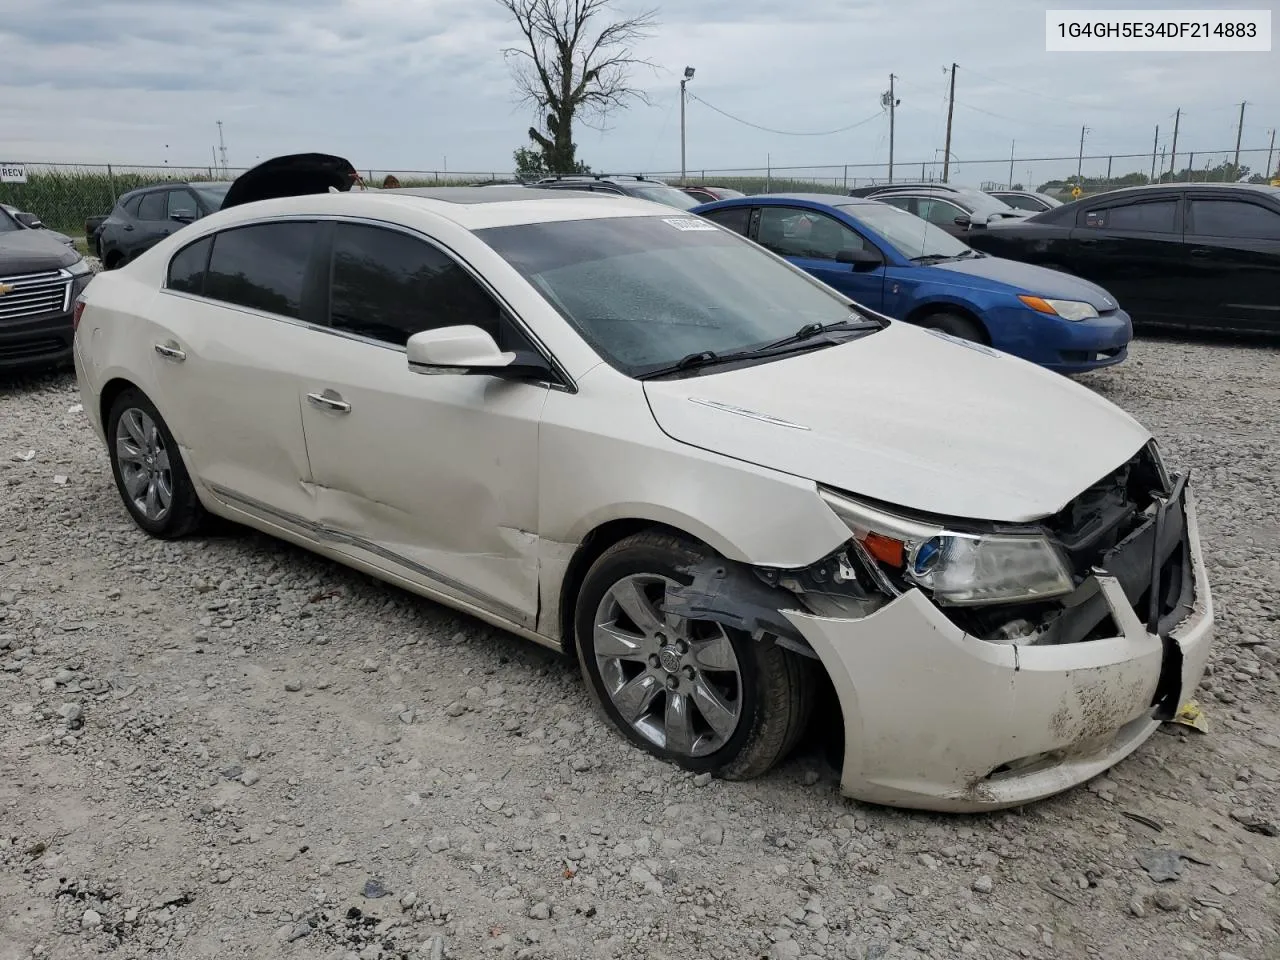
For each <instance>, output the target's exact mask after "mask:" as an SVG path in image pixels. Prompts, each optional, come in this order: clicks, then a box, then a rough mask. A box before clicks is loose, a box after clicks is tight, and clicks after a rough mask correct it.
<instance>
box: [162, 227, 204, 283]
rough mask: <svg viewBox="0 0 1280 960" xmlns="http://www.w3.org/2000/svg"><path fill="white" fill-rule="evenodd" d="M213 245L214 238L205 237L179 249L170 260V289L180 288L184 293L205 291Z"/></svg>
mask: <svg viewBox="0 0 1280 960" xmlns="http://www.w3.org/2000/svg"><path fill="white" fill-rule="evenodd" d="M212 245H213V239H212V238H211V237H205V238H204V239H203V240H199V241H197V242H195V243H193V244H191V246H189V247H183V248H182V249H181V250H179V251H178V254H177V256H175V257H174V258H173V259H172V260H170V261H169V283H168V287H169V289H170V290H180V291H182V292H183V293H202V292H203V291H204V274H205V267H206V266H208V263H209V247H210V246H212Z"/></svg>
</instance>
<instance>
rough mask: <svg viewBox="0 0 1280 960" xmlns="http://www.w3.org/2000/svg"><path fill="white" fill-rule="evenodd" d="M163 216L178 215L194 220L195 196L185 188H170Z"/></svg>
mask: <svg viewBox="0 0 1280 960" xmlns="http://www.w3.org/2000/svg"><path fill="white" fill-rule="evenodd" d="M165 216H166V217H168V218H170V219H172V218H173V217H174V216H180V217H187V218H188V219H190V220H194V219H195V218H196V216H197V211H196V198H195V196H194V195H192V194H191V193H189V192H188V191H186V190H170V191H169V204H168V206H167V207H166V209H165Z"/></svg>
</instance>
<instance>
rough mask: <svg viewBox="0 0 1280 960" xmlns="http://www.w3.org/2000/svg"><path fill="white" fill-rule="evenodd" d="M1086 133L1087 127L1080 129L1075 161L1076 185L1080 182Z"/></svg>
mask: <svg viewBox="0 0 1280 960" xmlns="http://www.w3.org/2000/svg"><path fill="white" fill-rule="evenodd" d="M1088 132H1089V128H1088V127H1081V128H1080V156H1079V157H1078V158H1077V159H1076V183H1079V182H1080V171H1081V170H1083V169H1084V135H1085V134H1086V133H1088Z"/></svg>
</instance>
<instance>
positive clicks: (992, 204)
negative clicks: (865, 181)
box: [849, 182, 1031, 243]
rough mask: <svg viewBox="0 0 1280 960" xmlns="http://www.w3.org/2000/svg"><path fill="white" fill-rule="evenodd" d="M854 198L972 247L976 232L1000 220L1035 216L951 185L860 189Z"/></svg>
mask: <svg viewBox="0 0 1280 960" xmlns="http://www.w3.org/2000/svg"><path fill="white" fill-rule="evenodd" d="M849 196H851V197H866V198H869V199H871V200H879V201H880V202H882V203H887V204H890V205H891V206H894V207H898V208H899V209H900V210H905V211H907V213H914V214H915V215H916V216H917V217H919V218H920V219H921V220H928V221H929V222H930V223H932V224H933V225H934V226H935V227H941V228H942V229H943V230H945V231H947V233H949V234H951V235H952V236H953V237H957V238H959V239H960V240H964V241H965V242H966V243H968V235H969V233H970V231H972V230H981V229H985V228H986V226H987V224H989V223H992V222H994V221H996V220H1004V219H1022V218H1025V217H1029V216H1030V215H1031V214H1030V213H1029V212H1028V211H1026V210H1015V209H1013V207H1011V206H1009V205H1008V204H1007V203H1004V202H1002V201H1000V200H997V199H996V198H995V197H992V196H989V195H988V194H985V193H983V192H982V191H981V190H974V189H972V188H970V187H955V186H952V185H950V184H947V183H929V182H925V183H882V184H879V185H878V186H874V187H856V188H855V189H853V190H850V191H849Z"/></svg>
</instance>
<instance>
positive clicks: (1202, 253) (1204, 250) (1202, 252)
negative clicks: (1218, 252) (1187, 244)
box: [1191, 247, 1213, 257]
mask: <svg viewBox="0 0 1280 960" xmlns="http://www.w3.org/2000/svg"><path fill="white" fill-rule="evenodd" d="M1191 255H1192V256H1193V257H1211V256H1213V251H1212V250H1210V249H1209V248H1208V247H1192V248H1191Z"/></svg>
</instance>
